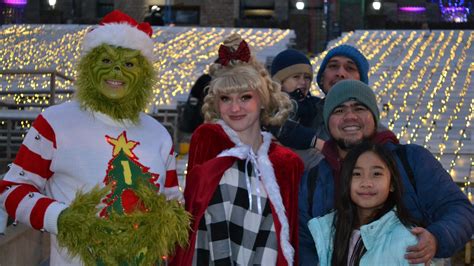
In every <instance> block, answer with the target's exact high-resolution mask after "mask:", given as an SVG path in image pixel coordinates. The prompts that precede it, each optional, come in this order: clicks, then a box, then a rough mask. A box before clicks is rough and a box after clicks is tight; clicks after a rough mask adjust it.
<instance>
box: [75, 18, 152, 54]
mask: <svg viewBox="0 0 474 266" xmlns="http://www.w3.org/2000/svg"><path fill="white" fill-rule="evenodd" d="M152 34H153V29H152V28H151V26H150V24H149V23H148V22H144V23H140V24H139V23H138V22H137V21H135V20H134V19H133V18H131V17H130V16H128V15H127V14H125V13H122V12H120V11H118V10H114V11H112V12H110V13H109V14H107V15H106V16H105V17H104V18H103V19H102V20H101V21H100V23H99V26H98V27H97V28H95V29H93V30H92V31H90V32H88V33H87V34H86V36H85V37H84V40H83V43H82V49H83V50H84V52H86V53H87V52H89V51H91V50H92V49H94V48H96V47H98V46H100V45H102V44H109V45H113V46H117V47H123V48H129V49H132V50H139V51H140V52H141V53H142V55H143V56H145V57H146V58H147V59H148V60H149V61H150V62H153V61H154V56H153V40H152V39H151V35H152Z"/></svg>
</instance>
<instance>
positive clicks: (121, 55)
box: [91, 46, 141, 100]
mask: <svg viewBox="0 0 474 266" xmlns="http://www.w3.org/2000/svg"><path fill="white" fill-rule="evenodd" d="M139 55H140V52H139V51H135V50H129V49H123V48H112V47H110V46H104V51H103V52H102V53H100V55H99V56H98V57H97V61H96V62H94V64H93V65H92V66H91V75H92V80H93V82H94V85H95V86H96V87H97V89H98V90H99V91H100V92H101V93H102V94H104V96H105V97H107V98H110V99H115V100H117V99H121V98H123V97H125V96H127V95H128V94H129V93H130V91H131V90H132V89H134V88H135V87H136V86H137V82H138V80H139V79H140V78H141V71H140V70H141V66H140V61H139V59H138V56H139Z"/></svg>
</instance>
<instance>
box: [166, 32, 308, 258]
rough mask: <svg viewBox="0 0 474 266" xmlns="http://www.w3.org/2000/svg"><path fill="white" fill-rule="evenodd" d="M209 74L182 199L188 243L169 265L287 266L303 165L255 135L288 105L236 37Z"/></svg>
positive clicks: (263, 134) (262, 135) (293, 241)
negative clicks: (187, 213)
mask: <svg viewBox="0 0 474 266" xmlns="http://www.w3.org/2000/svg"><path fill="white" fill-rule="evenodd" d="M210 74H211V76H212V81H211V83H210V86H209V93H208V95H207V96H206V98H205V100H204V105H203V113H204V117H205V121H206V122H207V123H205V124H203V125H202V126H200V127H199V128H198V129H197V130H196V131H195V133H194V135H193V137H192V139H191V145H190V152H189V162H188V176H187V180H186V189H185V192H184V194H185V200H186V209H187V210H188V211H190V212H191V213H192V214H193V218H194V219H193V223H192V225H191V227H192V228H191V229H192V230H191V236H190V240H189V246H188V248H187V249H186V250H178V253H177V254H176V256H175V260H174V261H173V262H172V264H176V265H217V264H220V265H255V264H258V265H293V264H295V263H296V256H295V254H297V251H296V250H295V249H296V247H297V245H296V244H297V235H298V233H297V224H298V219H297V210H298V206H297V201H298V200H297V195H298V185H299V180H300V177H301V175H302V173H303V163H302V161H301V160H300V159H299V157H298V156H297V155H296V154H294V153H293V152H292V151H290V150H289V149H287V148H284V147H282V146H280V145H278V144H276V143H275V142H273V141H272V136H271V134H270V133H268V132H263V131H262V130H261V128H262V126H265V125H278V124H281V123H282V122H283V121H285V119H286V118H287V116H288V114H289V112H290V110H291V103H290V100H289V99H288V97H287V95H286V94H284V93H282V92H281V89H280V86H279V85H278V84H277V83H275V82H273V81H272V80H271V79H270V76H269V74H268V72H267V71H266V70H265V68H264V67H263V65H262V64H261V63H259V62H257V61H256V59H255V58H254V56H253V55H252V54H251V51H250V48H249V47H248V45H247V43H246V42H245V41H244V40H242V39H241V38H240V36H238V35H236V34H234V35H231V36H230V37H228V38H227V39H226V40H225V41H224V44H223V45H221V46H220V48H219V59H218V63H215V64H213V65H212V66H211V68H210Z"/></svg>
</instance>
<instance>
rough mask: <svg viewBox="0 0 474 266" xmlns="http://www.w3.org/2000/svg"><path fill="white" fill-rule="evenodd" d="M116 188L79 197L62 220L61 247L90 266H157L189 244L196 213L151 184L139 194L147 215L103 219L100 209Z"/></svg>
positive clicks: (143, 213)
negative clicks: (192, 213) (102, 265)
mask: <svg viewBox="0 0 474 266" xmlns="http://www.w3.org/2000/svg"><path fill="white" fill-rule="evenodd" d="M109 191H110V188H108V187H106V188H102V189H100V188H98V187H95V188H94V189H92V190H91V191H90V192H88V193H85V194H84V193H78V194H77V195H76V198H75V200H74V201H73V202H72V204H71V206H70V207H69V208H67V209H66V210H64V211H63V212H62V213H61V215H60V216H59V218H58V243H59V245H60V246H61V247H65V248H67V250H68V252H69V254H70V255H71V256H79V257H81V259H82V260H83V262H84V263H85V264H86V265H96V264H97V263H98V262H100V264H105V265H118V264H122V263H124V262H127V263H128V264H129V265H153V264H155V263H156V262H157V261H159V260H160V259H161V257H162V256H165V255H171V254H172V253H173V251H174V248H175V245H176V244H178V245H180V246H184V245H186V244H187V239H188V231H189V222H190V215H189V213H187V212H186V211H185V210H184V208H183V207H182V206H181V205H180V204H179V203H178V202H177V201H167V200H166V198H165V196H163V195H157V194H156V192H155V191H154V190H153V189H152V188H151V187H150V186H147V185H144V184H140V185H139V186H138V189H137V190H136V191H135V193H136V194H137V196H138V197H139V198H140V200H141V201H142V202H143V204H144V206H146V211H145V212H140V211H135V212H132V213H130V214H126V215H119V214H117V213H115V212H112V213H111V214H110V215H109V217H106V218H101V217H99V216H98V212H99V209H98V206H99V203H100V202H101V200H102V199H103V198H104V196H105V195H106V194H107V193H108V192H109Z"/></svg>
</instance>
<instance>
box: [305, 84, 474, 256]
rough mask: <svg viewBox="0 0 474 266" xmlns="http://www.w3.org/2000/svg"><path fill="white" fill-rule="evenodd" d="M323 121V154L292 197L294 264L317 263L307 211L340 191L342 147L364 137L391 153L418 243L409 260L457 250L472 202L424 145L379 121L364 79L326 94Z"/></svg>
mask: <svg viewBox="0 0 474 266" xmlns="http://www.w3.org/2000/svg"><path fill="white" fill-rule="evenodd" d="M323 117H324V122H325V125H326V127H327V130H328V132H329V134H330V140H328V141H326V143H325V144H324V148H323V149H322V153H323V155H324V159H323V160H322V161H321V162H320V163H319V164H318V165H317V166H316V167H314V168H312V169H311V170H310V171H309V173H308V174H307V175H305V176H303V178H302V180H301V186H300V194H299V197H298V207H299V215H300V218H299V219H300V224H299V241H300V242H299V244H300V245H299V248H300V265H317V263H318V262H317V260H315V258H317V252H316V249H315V244H314V241H313V239H312V237H311V234H310V232H309V229H308V227H307V224H308V221H309V220H310V219H311V218H313V217H320V216H323V215H326V214H328V213H329V212H331V210H333V208H334V201H335V200H336V199H337V198H338V197H339V196H340V191H339V190H340V182H341V181H340V176H339V175H340V170H341V164H342V161H343V160H344V158H345V156H346V155H347V153H348V152H349V151H350V150H351V149H353V148H354V147H355V146H357V145H358V144H360V143H362V142H364V141H371V142H373V143H378V144H382V145H383V146H384V147H385V148H386V149H388V150H390V151H391V152H392V153H393V155H394V157H395V158H396V162H397V168H398V171H399V172H400V178H401V180H402V183H403V188H404V193H403V195H402V198H403V201H404V204H405V206H406V207H407V210H408V211H409V213H410V215H411V217H412V218H413V219H415V220H417V221H418V222H419V223H420V224H421V225H423V227H414V228H412V229H411V232H412V233H413V234H414V235H416V236H417V238H418V244H417V245H414V246H410V247H408V249H407V253H406V255H405V258H406V259H407V261H408V262H409V263H411V264H416V263H427V262H429V261H431V259H432V258H433V257H436V258H447V257H451V256H453V255H454V254H455V252H456V251H458V250H460V249H461V248H462V247H463V246H464V245H465V243H466V242H467V241H468V240H469V239H470V238H471V235H472V234H473V232H474V208H473V206H472V204H471V203H470V202H469V200H468V199H467V197H466V195H464V193H463V192H462V191H461V190H460V189H459V187H458V186H457V185H456V183H454V182H453V180H452V178H451V176H450V175H449V174H448V173H447V172H446V170H444V169H443V167H442V165H441V164H440V163H439V162H438V160H436V158H435V157H434V156H433V155H432V154H431V153H430V152H429V151H428V150H427V149H425V148H424V147H422V146H419V145H415V144H408V145H401V144H399V143H398V139H397V138H396V136H395V135H394V134H393V133H392V132H391V131H389V130H387V129H384V128H382V127H380V126H379V110H378V107H377V103H376V98H375V94H374V92H373V91H372V89H371V88H370V87H369V86H367V84H365V83H363V82H361V81H357V80H344V81H340V82H338V83H337V84H336V85H334V86H333V87H332V88H331V90H330V91H329V93H328V94H327V96H326V103H325V105H324V110H323Z"/></svg>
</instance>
